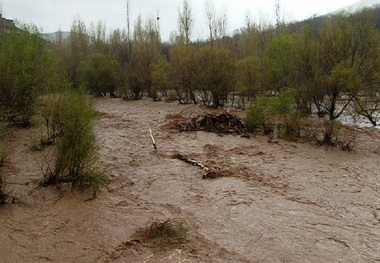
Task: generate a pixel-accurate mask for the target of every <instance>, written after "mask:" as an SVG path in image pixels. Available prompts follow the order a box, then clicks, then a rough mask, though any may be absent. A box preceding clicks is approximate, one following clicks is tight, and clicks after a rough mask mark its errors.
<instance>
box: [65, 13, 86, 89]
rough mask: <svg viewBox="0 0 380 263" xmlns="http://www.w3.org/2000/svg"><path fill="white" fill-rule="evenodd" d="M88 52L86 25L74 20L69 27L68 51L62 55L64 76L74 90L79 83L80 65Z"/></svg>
mask: <svg viewBox="0 0 380 263" xmlns="http://www.w3.org/2000/svg"><path fill="white" fill-rule="evenodd" d="M89 52H90V42H89V36H88V31H87V28H86V25H85V24H84V22H83V21H81V20H80V19H75V20H74V22H73V23H72V25H71V30H70V37H69V40H68V49H67V51H66V54H65V55H64V66H65V69H66V74H67V76H68V77H69V79H70V81H71V82H72V84H73V86H74V87H75V88H78V87H79V83H80V72H79V69H80V64H81V62H82V61H85V60H86V59H87V57H88V54H89Z"/></svg>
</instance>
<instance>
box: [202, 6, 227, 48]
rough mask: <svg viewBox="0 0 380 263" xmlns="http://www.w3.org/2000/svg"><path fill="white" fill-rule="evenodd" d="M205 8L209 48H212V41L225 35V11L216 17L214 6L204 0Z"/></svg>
mask: <svg viewBox="0 0 380 263" xmlns="http://www.w3.org/2000/svg"><path fill="white" fill-rule="evenodd" d="M205 6H206V18H207V26H208V28H209V34H210V42H211V46H213V45H214V40H220V39H222V38H223V37H224V36H226V35H227V26H228V18H227V13H226V10H224V12H223V13H222V14H221V15H217V14H216V11H215V6H214V4H213V2H211V1H210V0H206V2H205Z"/></svg>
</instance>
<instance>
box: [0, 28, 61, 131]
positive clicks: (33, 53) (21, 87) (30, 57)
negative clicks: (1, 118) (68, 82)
mask: <svg viewBox="0 0 380 263" xmlns="http://www.w3.org/2000/svg"><path fill="white" fill-rule="evenodd" d="M29 30H31V31H32V30H33V29H29ZM56 69H57V61H56V60H55V57H54V56H52V54H51V53H49V52H48V50H47V48H46V46H45V42H44V41H43V39H42V38H41V37H40V35H39V34H38V32H37V30H34V31H32V32H29V31H28V30H22V31H20V32H17V33H16V32H13V33H10V34H7V35H6V36H5V37H4V38H3V39H1V41H0V105H2V107H4V109H6V110H7V112H8V116H7V121H8V122H10V123H12V124H15V125H21V126H28V125H29V124H30V118H31V116H32V115H33V114H34V110H35V102H36V99H37V98H38V96H40V95H41V94H43V93H44V91H45V90H46V89H50V88H51V87H53V86H56V84H58V83H55V82H56V81H58V79H57V78H56V76H57V74H56V73H57V72H56Z"/></svg>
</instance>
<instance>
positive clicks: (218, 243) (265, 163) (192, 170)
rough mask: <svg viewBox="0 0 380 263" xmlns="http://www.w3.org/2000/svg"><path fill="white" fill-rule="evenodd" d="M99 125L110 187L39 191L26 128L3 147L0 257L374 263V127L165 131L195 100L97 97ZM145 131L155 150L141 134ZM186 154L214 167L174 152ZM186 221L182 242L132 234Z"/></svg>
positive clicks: (377, 207)
mask: <svg viewBox="0 0 380 263" xmlns="http://www.w3.org/2000/svg"><path fill="white" fill-rule="evenodd" d="M96 109H97V111H98V112H99V116H100V117H99V119H98V120H97V121H96V132H97V136H98V139H99V144H100V147H101V150H100V154H101V164H100V165H101V167H102V169H103V170H104V171H105V172H106V173H107V174H108V175H109V176H110V178H111V184H110V185H109V187H108V189H104V190H102V191H100V192H99V193H98V197H97V198H95V199H93V200H89V199H90V198H91V196H92V193H90V192H88V193H86V192H85V193H81V192H76V191H70V190H68V189H61V190H58V189H55V188H42V187H40V186H39V185H38V182H39V181H40V180H41V179H42V172H41V169H40V165H39V163H41V162H40V160H41V158H43V155H41V153H38V152H32V151H31V150H30V144H31V140H32V138H34V137H36V136H37V133H38V131H37V130H36V129H35V128H31V129H24V130H17V131H15V133H14V135H13V139H12V141H11V143H10V158H9V161H8V164H7V167H6V171H5V172H6V180H7V182H8V184H7V186H6V189H7V190H8V191H9V192H10V194H11V195H12V196H14V197H15V198H14V199H15V200H14V201H15V203H14V204H6V205H5V206H2V207H0V261H1V262H378V261H380V242H379V240H380V170H379V161H380V134H379V130H375V129H358V130H357V132H358V139H357V145H356V150H355V151H353V152H343V151H340V150H339V149H334V148H326V147H318V146H315V145H313V144H311V143H296V142H287V141H282V140H279V141H278V143H268V138H266V137H262V136H257V137H252V138H250V139H247V138H241V137H240V136H234V135H224V136H219V135H218V134H215V133H206V132H183V133H180V132H177V131H174V130H170V129H168V128H167V127H168V125H167V123H168V122H170V121H171V120H170V119H167V118H166V116H167V114H172V115H175V114H176V113H179V112H180V113H181V114H182V115H183V116H185V117H187V116H190V115H194V114H197V113H199V112H201V111H203V110H204V109H203V108H200V107H198V106H186V105H178V104H175V103H164V102H155V103H153V102H150V101H146V100H143V101H130V102H126V101H122V100H119V99H98V100H96ZM149 126H150V127H151V128H152V130H153V134H154V137H155V139H156V142H157V147H158V152H155V151H154V149H153V146H152V142H151V138H150V136H149ZM176 153H179V154H183V155H185V156H188V157H189V158H192V159H194V160H197V161H199V162H202V163H203V164H204V165H206V166H207V167H210V168H212V169H214V170H217V171H218V172H219V173H220V175H223V176H222V177H219V178H216V179H207V180H205V179H202V174H203V172H202V170H201V169H200V168H199V167H196V166H191V165H189V164H187V163H185V162H182V161H180V160H177V159H173V158H172V155H173V154H176ZM173 218H181V219H184V220H186V222H188V226H189V227H188V234H187V241H186V242H185V243H183V244H181V245H177V246H170V247H165V246H163V247H162V246H159V247H157V246H154V245H152V244H148V243H144V242H140V241H138V240H137V241H136V240H134V234H135V233H136V232H137V231H138V230H139V229H141V228H144V227H145V226H146V225H147V222H149V221H151V220H166V219H173Z"/></svg>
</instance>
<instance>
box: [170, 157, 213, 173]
mask: <svg viewBox="0 0 380 263" xmlns="http://www.w3.org/2000/svg"><path fill="white" fill-rule="evenodd" d="M173 159H178V160H181V161H184V162H186V163H188V164H191V165H194V166H198V167H199V168H201V169H202V170H203V171H204V174H203V176H202V178H203V179H206V178H216V177H218V174H217V173H216V172H215V171H213V170H211V169H210V168H208V167H206V166H204V165H203V164H202V163H200V162H198V161H195V160H192V159H189V158H187V157H186V156H184V155H182V154H174V155H173Z"/></svg>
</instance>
